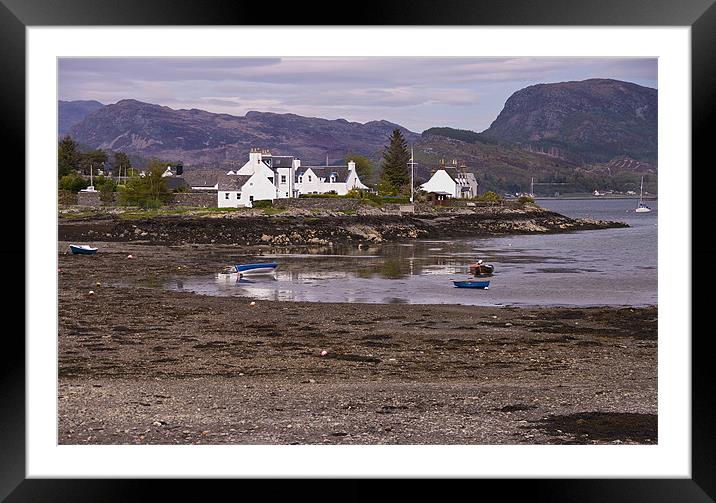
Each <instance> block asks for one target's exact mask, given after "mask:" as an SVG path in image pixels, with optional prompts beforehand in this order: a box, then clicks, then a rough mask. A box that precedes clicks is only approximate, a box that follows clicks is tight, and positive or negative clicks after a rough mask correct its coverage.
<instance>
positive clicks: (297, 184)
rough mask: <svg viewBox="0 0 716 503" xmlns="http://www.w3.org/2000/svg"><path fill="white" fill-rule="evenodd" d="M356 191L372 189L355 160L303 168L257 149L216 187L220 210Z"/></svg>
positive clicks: (253, 149)
mask: <svg viewBox="0 0 716 503" xmlns="http://www.w3.org/2000/svg"><path fill="white" fill-rule="evenodd" d="M192 185H193V184H192ZM207 188H208V187H207ZM354 188H357V189H364V190H365V189H368V187H367V186H366V185H364V184H363V183H362V182H361V181H360V178H359V177H358V173H356V164H355V162H353V161H349V162H348V165H347V166H301V160H300V159H296V158H295V157H292V156H277V155H271V152H270V151H268V150H262V149H257V148H252V149H251V151H250V152H249V160H248V161H247V162H246V163H245V164H244V165H243V166H242V167H241V168H240V169H238V170H236V171H229V172H228V173H226V175H222V176H221V177H220V178H219V181H218V184H217V185H216V190H217V198H218V203H219V207H220V208H235V207H238V206H252V203H253V201H260V200H266V199H270V200H274V199H281V198H287V197H298V196H300V195H301V194H326V193H329V192H334V193H336V194H339V195H345V194H346V193H348V191H349V190H351V189H354Z"/></svg>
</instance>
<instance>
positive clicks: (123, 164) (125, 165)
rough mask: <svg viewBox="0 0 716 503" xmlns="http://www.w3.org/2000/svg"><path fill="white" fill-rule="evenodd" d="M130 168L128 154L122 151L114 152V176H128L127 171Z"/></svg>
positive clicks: (130, 163)
mask: <svg viewBox="0 0 716 503" xmlns="http://www.w3.org/2000/svg"><path fill="white" fill-rule="evenodd" d="M131 169H132V162H131V161H130V160H129V156H128V155H127V154H125V153H124V152H115V153H114V171H115V173H114V175H115V176H116V177H121V176H125V177H126V176H128V173H129V171H130V170H131Z"/></svg>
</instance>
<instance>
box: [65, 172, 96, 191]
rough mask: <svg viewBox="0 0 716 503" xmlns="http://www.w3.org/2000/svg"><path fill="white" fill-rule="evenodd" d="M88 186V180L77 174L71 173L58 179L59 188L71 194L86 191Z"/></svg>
mask: <svg viewBox="0 0 716 503" xmlns="http://www.w3.org/2000/svg"><path fill="white" fill-rule="evenodd" d="M88 185H89V180H87V179H86V178H84V177H83V176H81V175H79V174H78V173H77V172H75V171H72V172H70V174H68V175H65V176H63V177H62V178H60V182H59V188H60V189H62V190H69V191H71V192H79V191H80V190H82V189H86V188H87V186H88Z"/></svg>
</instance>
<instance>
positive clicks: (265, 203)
mask: <svg viewBox="0 0 716 503" xmlns="http://www.w3.org/2000/svg"><path fill="white" fill-rule="evenodd" d="M272 206H273V201H271V200H270V199H262V200H260V201H254V202H253V207H254V208H270V207H272Z"/></svg>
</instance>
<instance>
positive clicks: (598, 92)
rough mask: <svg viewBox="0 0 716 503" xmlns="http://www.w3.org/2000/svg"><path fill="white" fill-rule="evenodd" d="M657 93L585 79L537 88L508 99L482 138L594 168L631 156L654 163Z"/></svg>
mask: <svg viewBox="0 0 716 503" xmlns="http://www.w3.org/2000/svg"><path fill="white" fill-rule="evenodd" d="M657 115H658V114H657V90H656V89H651V88H648V87H643V86H639V85H637V84H632V83H629V82H622V81H618V80H609V79H589V80H583V81H579V82H560V83H557V84H538V85H534V86H529V87H526V88H524V89H521V90H519V91H517V92H516V93H514V94H513V95H512V96H510V97H509V99H508V100H507V102H506V103H505V107H504V109H503V110H502V112H500V114H499V115H498V117H497V119H495V121H494V122H493V123H492V125H491V126H490V127H489V128H488V129H487V130H485V131H483V133H482V135H483V136H485V137H486V138H492V139H496V140H502V141H509V142H513V143H516V144H519V145H521V146H522V147H525V148H531V149H533V150H535V151H543V152H548V153H551V154H552V155H557V156H561V157H564V158H569V159H572V160H574V161H577V162H585V163H594V162H608V161H609V160H611V159H613V158H615V157H620V156H625V155H626V156H629V157H631V158H633V159H635V160H637V161H644V162H649V163H655V162H656V160H657Z"/></svg>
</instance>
